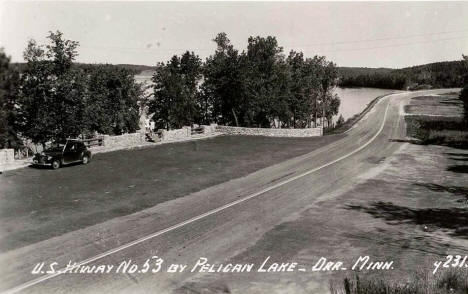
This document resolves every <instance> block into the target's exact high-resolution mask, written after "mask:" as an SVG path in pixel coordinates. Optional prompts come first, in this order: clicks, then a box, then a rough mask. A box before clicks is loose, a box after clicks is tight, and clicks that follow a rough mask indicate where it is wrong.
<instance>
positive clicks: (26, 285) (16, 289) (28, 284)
mask: <svg viewBox="0 0 468 294" xmlns="http://www.w3.org/2000/svg"><path fill="white" fill-rule="evenodd" d="M386 97H389V96H386ZM385 100H387V99H385ZM381 101H383V100H381ZM389 105H390V102H388V103H387V107H386V108H385V114H384V117H383V120H382V125H381V126H380V128H379V130H378V131H377V133H376V134H375V135H374V136H373V137H372V138H371V139H370V140H369V141H367V142H366V143H365V144H363V145H361V146H360V147H359V148H357V149H355V150H354V151H352V152H350V153H348V154H346V155H343V156H341V157H339V158H337V159H335V160H333V161H331V162H329V163H326V164H324V165H322V166H319V167H317V168H314V169H311V170H309V171H306V172H304V173H302V174H299V175H297V176H294V177H292V178H289V179H287V180H284V181H282V182H278V183H277V184H275V185H273V186H270V187H268V188H265V189H263V190H261V191H258V192H256V193H254V194H251V195H249V196H246V197H244V198H241V199H238V200H236V201H233V202H230V203H228V204H225V205H223V206H221V207H218V208H215V209H213V210H210V211H208V212H205V213H203V214H200V215H198V216H195V217H193V218H191V219H188V220H186V221H183V222H181V223H178V224H176V225H173V226H170V227H168V228H166V229H164V230H161V231H158V232H155V233H153V234H150V235H147V236H144V237H142V238H139V239H137V240H135V241H132V242H130V243H127V244H124V245H121V246H119V247H117V248H114V249H111V250H109V251H106V252H103V253H101V254H98V255H96V256H93V257H90V258H88V259H86V260H83V261H81V262H78V263H77V264H76V265H77V266H83V265H86V264H88V263H91V262H94V261H96V260H99V259H101V258H104V257H106V256H109V255H111V254H114V253H116V252H119V251H122V250H124V249H127V248H129V247H132V246H134V245H137V244H139V243H142V242H145V241H147V240H149V239H153V238H155V237H158V236H161V235H162V234H165V233H167V232H170V231H173V230H175V229H177V228H180V227H183V226H185V225H188V224H190V223H193V222H195V221H197V220H200V219H202V218H205V217H207V216H210V215H212V214H215V213H218V212H220V211H223V210H225V209H228V208H230V207H232V206H235V205H237V204H239V203H242V202H245V201H247V200H249V199H252V198H255V197H257V196H259V195H262V194H264V193H266V192H269V191H271V190H273V189H276V188H278V187H281V186H283V185H285V184H287V183H290V182H292V181H295V180H297V179H300V178H303V177H305V176H307V175H310V174H312V173H314V172H316V171H318V170H321V169H323V168H325V167H327V166H330V165H332V164H335V163H337V162H338V161H341V160H343V159H345V158H348V157H350V156H351V155H353V154H355V153H357V152H359V151H361V150H362V149H364V148H365V147H367V146H368V145H369V144H370V143H372V142H373V141H374V140H375V138H377V136H378V135H380V133H381V132H382V130H383V128H384V125H385V121H386V119H387V112H388V107H389ZM374 107H375V106H374ZM65 269H66V268H63V269H61V270H58V271H57V272H56V273H53V274H46V275H44V276H41V277H39V278H37V279H34V280H31V281H29V282H26V283H24V284H21V285H19V286H16V287H14V288H11V289H9V290H7V291H5V292H3V293H5V294H6V293H9V294H10V293H17V292H19V291H22V290H24V289H26V288H29V287H32V286H34V285H36V284H39V283H42V282H44V281H47V280H49V279H52V278H54V277H57V276H59V275H61V274H62V273H63V272H64V271H65ZM3 293H2V294H3Z"/></svg>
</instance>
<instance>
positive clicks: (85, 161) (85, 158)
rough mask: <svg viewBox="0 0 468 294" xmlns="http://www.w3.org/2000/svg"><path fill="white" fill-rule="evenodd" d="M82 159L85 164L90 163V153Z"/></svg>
mask: <svg viewBox="0 0 468 294" xmlns="http://www.w3.org/2000/svg"><path fill="white" fill-rule="evenodd" d="M82 161H83V164H88V162H89V157H88V155H85V156H83V159H82Z"/></svg>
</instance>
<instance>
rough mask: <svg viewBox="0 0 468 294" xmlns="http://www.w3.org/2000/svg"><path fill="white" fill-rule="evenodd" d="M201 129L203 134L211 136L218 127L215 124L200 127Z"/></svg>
mask: <svg viewBox="0 0 468 294" xmlns="http://www.w3.org/2000/svg"><path fill="white" fill-rule="evenodd" d="M201 127H202V128H203V134H205V135H212V134H214V133H215V132H216V128H217V127H218V125H217V124H211V125H209V126H207V125H202V126H201Z"/></svg>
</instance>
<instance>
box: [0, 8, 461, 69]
mask: <svg viewBox="0 0 468 294" xmlns="http://www.w3.org/2000/svg"><path fill="white" fill-rule="evenodd" d="M56 30H60V31H61V32H63V34H64V37H65V38H66V39H71V40H75V41H79V43H80V47H79V56H78V57H77V61H78V62H86V63H113V64H120V63H126V64H144V65H156V63H157V62H162V61H167V60H168V59H169V58H170V57H171V56H172V55H174V54H178V55H180V54H182V53H183V52H184V51H186V50H189V51H194V52H195V53H196V54H198V55H199V56H200V57H201V58H203V59H205V58H206V57H207V56H209V55H211V54H212V53H213V52H214V50H215V44H214V43H213V42H212V39H213V38H214V37H215V36H216V34H217V33H219V32H226V33H227V35H228V37H229V39H230V40H231V42H232V44H233V45H234V46H235V47H236V48H237V49H239V50H241V51H242V50H245V49H246V46H247V39H248V37H249V36H269V35H271V36H275V37H276V38H277V40H278V43H279V45H280V46H282V47H283V48H284V52H285V53H288V52H289V51H290V50H291V49H294V50H296V51H302V52H304V54H305V55H306V56H310V57H312V56H314V55H325V56H326V57H327V59H329V60H331V61H334V62H335V63H336V64H337V65H338V66H359V67H390V68H401V67H406V66H413V65H418V64H426V63H430V62H437V61H447V60H459V59H461V56H462V54H465V55H467V54H468V2H331V3H330V2H172V3H170V2H148V1H146V2H122V1H119V2H97V1H93V2H70V1H66V2H38V1H34V2H7V1H4V2H1V3H0V47H4V49H5V51H6V53H7V54H8V55H10V56H11V57H12V61H13V62H21V61H23V58H22V53H23V51H24V49H25V47H26V44H27V42H28V40H29V39H35V40H36V41H37V42H38V43H41V44H44V43H45V42H46V41H47V39H46V36H47V34H48V31H56Z"/></svg>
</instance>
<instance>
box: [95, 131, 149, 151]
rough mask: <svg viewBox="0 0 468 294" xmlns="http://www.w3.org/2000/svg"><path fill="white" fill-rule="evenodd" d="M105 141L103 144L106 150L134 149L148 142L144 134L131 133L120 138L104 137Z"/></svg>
mask: <svg viewBox="0 0 468 294" xmlns="http://www.w3.org/2000/svg"><path fill="white" fill-rule="evenodd" d="M103 139H104V140H103V144H104V147H106V149H107V148H117V149H120V148H127V147H133V146H138V145H141V144H144V143H145V142H146V140H145V134H144V133H131V134H123V135H119V136H109V135H104V137H103Z"/></svg>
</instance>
